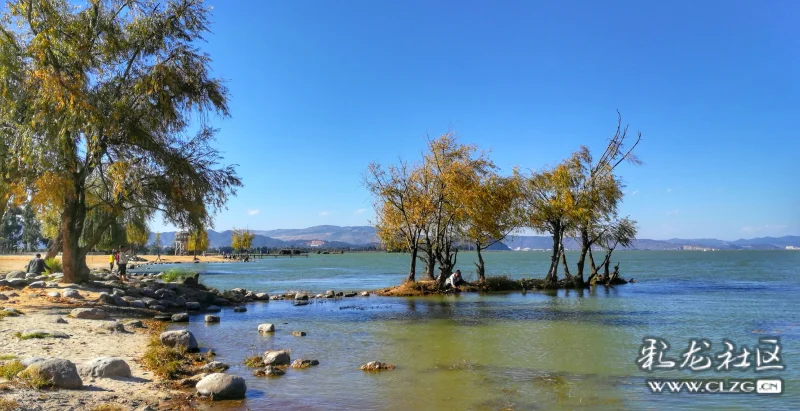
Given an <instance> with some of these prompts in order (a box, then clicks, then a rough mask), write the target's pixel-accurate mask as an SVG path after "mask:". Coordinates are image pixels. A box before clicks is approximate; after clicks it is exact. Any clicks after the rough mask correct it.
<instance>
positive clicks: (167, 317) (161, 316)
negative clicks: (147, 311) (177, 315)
mask: <svg viewBox="0 0 800 411" xmlns="http://www.w3.org/2000/svg"><path fill="white" fill-rule="evenodd" d="M153 319H154V320H156V321H172V316H171V315H167V314H158V315H154V316H153Z"/></svg>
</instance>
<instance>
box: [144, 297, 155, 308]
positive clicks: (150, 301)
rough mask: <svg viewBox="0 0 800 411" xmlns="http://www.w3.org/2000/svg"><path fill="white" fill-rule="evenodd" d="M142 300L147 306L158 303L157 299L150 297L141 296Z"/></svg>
mask: <svg viewBox="0 0 800 411" xmlns="http://www.w3.org/2000/svg"><path fill="white" fill-rule="evenodd" d="M142 302H143V303H144V304H145V305H146V306H148V307H152V306H154V305H158V300H156V299H155V298H150V297H142Z"/></svg>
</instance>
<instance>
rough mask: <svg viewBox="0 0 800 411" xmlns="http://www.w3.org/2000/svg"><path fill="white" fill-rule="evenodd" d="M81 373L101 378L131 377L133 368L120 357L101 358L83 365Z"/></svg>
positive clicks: (80, 369)
mask: <svg viewBox="0 0 800 411" xmlns="http://www.w3.org/2000/svg"><path fill="white" fill-rule="evenodd" d="M79 372H80V374H81V375H87V376H90V377H100V378H113V377H130V376H131V367H129V366H128V363H126V362H125V360H123V359H122V358H119V357H99V358H95V359H93V360H89V361H86V362H85V363H83V364H81V366H80V368H79Z"/></svg>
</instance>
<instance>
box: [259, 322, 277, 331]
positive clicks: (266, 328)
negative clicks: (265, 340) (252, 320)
mask: <svg viewBox="0 0 800 411" xmlns="http://www.w3.org/2000/svg"><path fill="white" fill-rule="evenodd" d="M258 332H259V333H271V332H275V326H274V325H272V324H260V325H259V326H258Z"/></svg>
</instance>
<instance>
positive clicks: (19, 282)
mask: <svg viewBox="0 0 800 411" xmlns="http://www.w3.org/2000/svg"><path fill="white" fill-rule="evenodd" d="M8 285H9V286H11V287H24V286H26V285H28V280H26V279H24V278H15V279H13V280H8Z"/></svg>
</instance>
